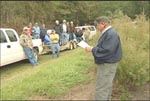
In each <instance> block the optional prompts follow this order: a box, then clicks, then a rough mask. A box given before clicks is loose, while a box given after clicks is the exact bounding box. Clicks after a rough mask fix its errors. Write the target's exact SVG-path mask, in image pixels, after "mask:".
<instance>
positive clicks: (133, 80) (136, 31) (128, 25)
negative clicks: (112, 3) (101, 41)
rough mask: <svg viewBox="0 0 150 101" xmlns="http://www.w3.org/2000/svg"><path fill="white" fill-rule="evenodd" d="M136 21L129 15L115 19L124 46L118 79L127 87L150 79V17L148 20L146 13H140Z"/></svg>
mask: <svg viewBox="0 0 150 101" xmlns="http://www.w3.org/2000/svg"><path fill="white" fill-rule="evenodd" d="M135 21H136V22H135V23H134V22H133V21H132V20H131V19H130V18H129V17H127V16H124V17H122V18H118V19H114V20H113V25H114V26H115V28H116V29H117V31H118V32H119V35H120V37H121V42H122V48H123V58H122V60H121V62H120V64H119V68H118V72H117V79H118V80H119V83H120V84H123V85H125V86H126V87H138V86H140V85H143V84H145V83H146V82H147V81H149V80H150V78H149V77H150V75H149V31H150V30H149V27H150V26H149V19H148V21H147V20H146V17H145V15H138V16H137V18H136V19H135Z"/></svg>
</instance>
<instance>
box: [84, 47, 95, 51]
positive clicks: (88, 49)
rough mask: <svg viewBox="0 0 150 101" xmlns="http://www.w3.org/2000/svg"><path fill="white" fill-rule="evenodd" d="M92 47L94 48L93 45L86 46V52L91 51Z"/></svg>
mask: <svg viewBox="0 0 150 101" xmlns="http://www.w3.org/2000/svg"><path fill="white" fill-rule="evenodd" d="M92 49H93V47H91V46H90V47H85V51H86V52H91V51H92Z"/></svg>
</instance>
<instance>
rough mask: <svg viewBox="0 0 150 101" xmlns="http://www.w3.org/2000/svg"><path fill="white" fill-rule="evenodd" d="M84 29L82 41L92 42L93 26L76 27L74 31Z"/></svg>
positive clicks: (94, 31) (94, 29) (94, 32)
mask: <svg viewBox="0 0 150 101" xmlns="http://www.w3.org/2000/svg"><path fill="white" fill-rule="evenodd" d="M83 28H84V29H85V32H84V33H83V36H82V37H83V40H92V39H93V37H94V35H96V28H95V26H93V25H88V26H77V27H75V29H80V30H82V29H83Z"/></svg>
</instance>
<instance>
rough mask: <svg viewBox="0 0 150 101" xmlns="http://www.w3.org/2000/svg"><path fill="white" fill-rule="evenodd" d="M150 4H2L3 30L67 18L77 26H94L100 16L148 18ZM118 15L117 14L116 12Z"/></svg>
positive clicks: (79, 2)
mask: <svg viewBox="0 0 150 101" xmlns="http://www.w3.org/2000/svg"><path fill="white" fill-rule="evenodd" d="M149 4H150V1H0V8H1V9H0V13H1V17H0V20H1V27H11V28H20V27H22V26H24V25H28V24H29V22H32V23H35V22H38V23H39V24H42V23H45V24H46V25H47V26H48V27H51V26H52V25H53V24H54V22H55V20H60V22H61V21H62V20H63V19H66V20H67V21H74V23H75V24H76V25H83V24H85V23H88V24H92V23H93V21H94V19H95V18H96V17H98V16H101V15H105V16H109V17H111V18H113V17H117V16H119V15H118V14H117V13H118V12H119V13H122V14H125V15H127V16H129V17H131V18H132V19H134V18H135V17H136V15H138V14H140V13H142V12H144V13H145V15H146V16H147V17H149V15H150V12H149V9H150V6H149ZM116 12H117V13H116Z"/></svg>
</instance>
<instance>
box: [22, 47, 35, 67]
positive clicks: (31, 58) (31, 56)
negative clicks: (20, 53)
mask: <svg viewBox="0 0 150 101" xmlns="http://www.w3.org/2000/svg"><path fill="white" fill-rule="evenodd" d="M23 50H24V52H25V54H26V56H27V57H28V59H29V61H30V63H31V64H32V65H37V64H38V62H37V60H36V58H35V56H34V52H33V50H32V49H31V48H29V47H26V46H23Z"/></svg>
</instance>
